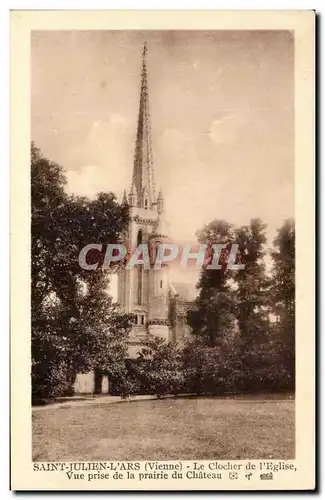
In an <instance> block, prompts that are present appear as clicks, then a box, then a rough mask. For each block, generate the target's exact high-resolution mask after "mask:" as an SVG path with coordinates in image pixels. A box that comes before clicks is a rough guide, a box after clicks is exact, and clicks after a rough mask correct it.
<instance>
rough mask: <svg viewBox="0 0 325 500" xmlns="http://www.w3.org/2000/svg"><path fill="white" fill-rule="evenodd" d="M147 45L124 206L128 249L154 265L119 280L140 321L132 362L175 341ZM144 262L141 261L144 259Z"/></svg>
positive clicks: (121, 298) (124, 304) (123, 299)
mask: <svg viewBox="0 0 325 500" xmlns="http://www.w3.org/2000/svg"><path fill="white" fill-rule="evenodd" d="M146 51H147V49H146V45H144V49H143V56H142V74H141V93H140V104H139V116H138V123H137V135H136V144H135V155H134V164H133V175H132V180H131V186H130V189H129V192H128V195H127V192H126V191H125V192H124V196H123V203H125V204H128V206H129V215H130V222H129V227H128V230H127V233H126V234H125V235H124V243H125V244H126V245H127V247H128V248H129V250H131V251H134V250H135V249H136V248H137V247H138V245H140V244H146V248H148V254H149V256H150V259H151V266H150V269H146V268H145V266H144V265H143V264H138V265H135V266H133V268H131V269H123V270H121V271H120V272H119V276H118V303H119V304H120V308H121V310H122V311H123V312H125V313H131V314H133V315H134V318H135V320H134V325H133V329H132V331H131V334H130V340H129V357H130V358H134V357H136V356H137V353H138V351H139V348H140V347H141V344H142V342H143V340H145V339H146V338H147V336H148V334H153V335H157V336H159V337H162V338H164V339H165V340H171V329H170V323H169V317H168V316H169V279H168V266H167V265H162V267H161V269H153V265H152V264H153V261H154V259H155V255H156V251H157V247H158V246H159V245H160V244H161V243H163V242H166V241H168V234H167V233H168V231H167V226H166V223H165V220H164V199H163V196H162V192H161V190H160V191H159V194H158V196H157V194H156V188H155V181H154V168H153V162H152V151H151V136H150V135H151V134H150V113H149V99H148V82H147V64H146ZM139 258H140V259H141V256H140V257H139Z"/></svg>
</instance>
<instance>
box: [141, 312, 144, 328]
mask: <svg viewBox="0 0 325 500" xmlns="http://www.w3.org/2000/svg"><path fill="white" fill-rule="evenodd" d="M141 325H144V314H142V315H141Z"/></svg>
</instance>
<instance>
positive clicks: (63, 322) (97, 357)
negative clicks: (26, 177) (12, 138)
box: [31, 145, 131, 396]
mask: <svg viewBox="0 0 325 500" xmlns="http://www.w3.org/2000/svg"><path fill="white" fill-rule="evenodd" d="M65 184H66V179H65V176H64V172H63V169H62V167H61V166H59V165H57V164H55V163H53V162H52V161H50V160H48V159H46V158H45V157H44V156H43V155H42V154H41V152H40V151H39V150H38V149H37V148H36V147H35V146H34V145H32V150H31V202H32V214H31V215H32V219H31V257H32V259H31V260H32V262H31V264H32V265H31V298H32V380H33V394H34V395H35V396H52V395H55V394H56V393H62V392H64V391H66V390H69V389H71V384H72V383H73V381H74V378H75V376H76V373H77V372H86V371H88V370H90V369H92V368H94V367H95V366H96V367H100V368H102V369H105V370H109V371H113V372H114V370H118V369H119V368H118V367H119V366H120V365H121V363H124V358H125V355H126V348H127V344H126V339H127V335H128V331H129V329H130V325H131V318H130V317H128V316H126V315H121V314H119V313H118V311H117V309H116V305H115V304H113V302H112V298H111V297H110V296H109V295H108V293H107V289H108V285H109V274H108V273H107V272H105V271H103V270H102V268H101V267H100V266H99V268H98V270H96V271H87V270H84V269H82V267H80V265H79V261H78V257H79V252H80V250H81V249H82V248H83V247H84V246H85V245H87V244H89V243H100V244H107V243H115V242H116V241H117V239H118V238H119V236H120V234H121V232H122V231H123V229H124V228H125V226H126V224H127V221H128V213H127V209H126V207H123V206H120V205H119V204H118V203H117V201H116V199H115V196H114V195H113V194H112V193H100V194H99V195H98V196H97V198H96V199H94V200H89V199H88V198H86V197H78V196H68V195H67V193H66V191H65ZM91 258H92V256H91V255H90V259H91ZM55 381H56V382H55Z"/></svg>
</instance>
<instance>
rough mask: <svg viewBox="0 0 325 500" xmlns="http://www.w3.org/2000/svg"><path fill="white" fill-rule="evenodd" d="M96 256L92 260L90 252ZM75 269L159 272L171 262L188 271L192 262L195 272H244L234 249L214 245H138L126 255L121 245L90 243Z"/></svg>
mask: <svg viewBox="0 0 325 500" xmlns="http://www.w3.org/2000/svg"><path fill="white" fill-rule="evenodd" d="M95 251H96V252H97V256H96V257H94V252H95ZM90 253H91V254H92V257H93V258H92V259H91V260H92V262H89V260H88V262H87V257H88V256H89V255H90ZM78 260H79V265H80V267H81V268H82V269H85V270H86V271H93V270H96V269H98V268H101V269H109V268H113V267H114V266H116V265H117V264H118V265H119V267H122V268H123V267H124V268H125V269H127V270H130V269H132V268H133V267H134V266H139V265H142V266H143V267H144V269H152V268H153V269H161V267H162V266H164V265H167V264H168V263H170V262H172V261H176V260H178V261H179V265H180V267H182V268H186V267H188V266H189V265H190V264H193V262H195V267H196V269H201V268H202V267H205V268H206V269H208V270H210V269H211V270H212V269H225V268H226V269H227V270H228V269H230V270H239V269H244V268H245V264H243V263H242V262H241V254H240V252H239V250H238V245H237V244H235V243H233V244H229V243H228V244H226V243H215V244H200V245H199V246H198V248H195V249H193V247H192V246H191V245H184V246H179V245H175V244H173V243H161V244H159V245H156V246H151V245H148V244H146V243H141V244H140V245H138V246H137V247H135V248H134V250H133V251H130V250H129V249H128V248H127V246H126V245H123V244H118V243H114V244H108V245H105V246H104V245H103V244H100V243H90V244H89V245H86V246H85V247H83V248H82V250H81V251H80V253H79V259H78Z"/></svg>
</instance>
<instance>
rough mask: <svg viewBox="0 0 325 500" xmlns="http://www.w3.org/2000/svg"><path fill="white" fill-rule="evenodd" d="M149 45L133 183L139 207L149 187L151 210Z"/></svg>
mask: <svg viewBox="0 0 325 500" xmlns="http://www.w3.org/2000/svg"><path fill="white" fill-rule="evenodd" d="M146 55H147V45H146V42H145V43H144V46H143V51H142V73H141V91H140V105H139V115H138V126H137V137H136V144H135V155H134V163H133V183H134V185H135V189H136V195H137V202H138V206H142V203H143V197H142V192H143V188H144V187H145V186H147V187H148V201H149V208H152V204H153V203H154V202H155V197H156V195H155V184H154V173H153V164H152V151H151V131H150V113H149V98H148V82H147V62H146Z"/></svg>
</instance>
